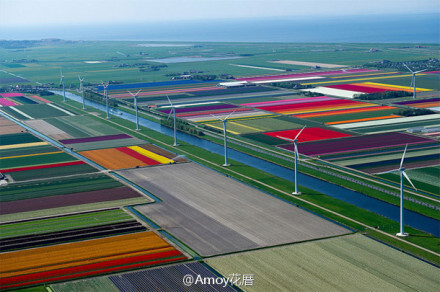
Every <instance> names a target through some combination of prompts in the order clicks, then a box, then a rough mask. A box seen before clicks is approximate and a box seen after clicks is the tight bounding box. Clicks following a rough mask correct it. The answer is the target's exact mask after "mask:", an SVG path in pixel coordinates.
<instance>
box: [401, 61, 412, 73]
mask: <svg viewBox="0 0 440 292" xmlns="http://www.w3.org/2000/svg"><path fill="white" fill-rule="evenodd" d="M403 66H405V67H406V69H408V70H409V71H411V73H414V71H413V70H411V69H409V67H408V66H406V64H405V63H403Z"/></svg>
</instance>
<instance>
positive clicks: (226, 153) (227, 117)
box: [211, 111, 235, 167]
mask: <svg viewBox="0 0 440 292" xmlns="http://www.w3.org/2000/svg"><path fill="white" fill-rule="evenodd" d="M234 112H235V111H233V112H231V113H230V114H229V115H228V116H226V118H224V119H221V118H219V117H217V116H214V115H211V116H213V117H214V118H216V119H218V120H219V121H221V122H222V123H223V135H224V140H225V164H223V166H225V167H226V166H230V164H229V163H228V137H227V135H226V122H227V121H228V119H229V117H230V116H231V115H232V114H233V113H234Z"/></svg>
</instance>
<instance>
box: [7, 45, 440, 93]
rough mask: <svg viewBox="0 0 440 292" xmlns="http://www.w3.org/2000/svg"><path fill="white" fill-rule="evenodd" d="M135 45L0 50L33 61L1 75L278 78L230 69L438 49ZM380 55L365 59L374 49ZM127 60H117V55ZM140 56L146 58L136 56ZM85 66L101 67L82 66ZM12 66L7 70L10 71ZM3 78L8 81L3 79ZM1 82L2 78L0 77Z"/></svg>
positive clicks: (359, 60) (73, 79)
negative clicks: (162, 63)
mask: <svg viewBox="0 0 440 292" xmlns="http://www.w3.org/2000/svg"><path fill="white" fill-rule="evenodd" d="M138 43H139V42H117V41H115V42H78V43H68V44H65V43H63V44H59V45H45V46H40V47H32V48H29V49H27V50H26V51H21V50H8V49H3V48H1V49H0V54H1V55H2V56H3V58H4V59H6V60H12V59H36V60H38V62H35V63H23V64H21V63H14V64H9V63H2V64H0V69H2V70H5V71H6V72H11V73H14V74H18V75H20V76H22V77H24V78H27V79H29V80H31V81H32V82H36V81H38V82H41V83H51V82H53V83H55V84H58V83H59V79H60V77H59V76H60V68H62V69H63V74H64V76H65V82H66V85H67V86H68V87H69V86H70V85H74V86H75V87H78V85H79V81H78V77H77V75H78V74H81V75H82V76H84V77H85V81H86V82H92V83H100V81H101V80H118V81H123V82H125V83H130V82H145V81H160V80H169V79H170V77H168V76H165V75H166V74H168V73H173V72H179V73H182V72H189V71H190V70H194V71H203V72H204V73H205V74H217V75H218V74H222V73H227V74H232V75H234V76H249V75H268V74H280V73H282V72H277V71H269V70H263V69H256V68H244V67H237V66H233V65H231V64H238V65H250V66H261V67H269V68H278V69H290V70H293V72H301V71H306V70H309V69H310V68H309V67H307V66H296V65H286V64H275V63H269V61H274V60H295V61H308V62H324V63H333V64H341V65H362V64H365V63H368V62H371V61H381V60H384V59H386V60H390V61H405V60H420V59H428V58H430V57H436V56H437V53H438V45H427V47H426V48H424V49H416V48H414V47H408V46H407V45H405V44H300V45H299V44H287V43H283V44H270V43H268V44H264V43H193V44H194V45H196V46H189V47H180V48H179V47H173V48H171V49H170V48H169V47H148V48H145V47H138V46H136V44H138ZM373 46H374V48H377V49H378V50H380V51H379V52H376V53H374V54H371V53H368V50H369V49H370V48H371V47H373ZM118 51H119V52H123V53H124V54H126V55H129V56H122V55H121V54H118V53H117V52H118ZM139 52H145V53H147V54H148V55H140V54H139ZM226 54H228V55H229V56H231V55H232V56H240V55H242V54H245V56H243V58H241V59H236V60H221V61H206V62H186V63H174V64H167V66H168V67H166V68H161V70H160V71H150V72H140V71H139V68H137V67H120V68H118V67H114V66H119V65H120V64H122V63H124V64H128V65H133V64H139V63H143V64H145V65H147V64H158V63H153V62H148V59H149V58H167V57H179V56H202V57H211V56H218V55H226ZM86 61H104V62H103V63H98V64H87V63H85V62H86ZM11 65H12V66H11ZM2 75H5V76H4V77H5V78H6V77H11V76H10V75H8V74H7V73H3V72H2ZM0 77H2V76H1V75H0Z"/></svg>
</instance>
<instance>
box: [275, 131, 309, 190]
mask: <svg viewBox="0 0 440 292" xmlns="http://www.w3.org/2000/svg"><path fill="white" fill-rule="evenodd" d="M305 128H306V126H304V127H303V128H302V129H301V131H299V132H298V134H296V137H295V139H289V138H285V137H281V136H277V137H278V138H280V139H283V140H287V141H291V142H293V146H294V149H295V152H294V153H295V191H294V192H293V193H292V195H300V194H301V192H299V191H298V146H297V145H296V143H297V142H298V137H299V135H301V132H302V131H304V129H305Z"/></svg>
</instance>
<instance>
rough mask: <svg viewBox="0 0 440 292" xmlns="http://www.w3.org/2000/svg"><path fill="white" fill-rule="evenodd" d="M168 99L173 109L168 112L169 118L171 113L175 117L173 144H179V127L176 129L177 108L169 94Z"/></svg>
mask: <svg viewBox="0 0 440 292" xmlns="http://www.w3.org/2000/svg"><path fill="white" fill-rule="evenodd" d="M167 99H168V102H169V103H170V105H171V111H170V113H169V114H168V118H170V115H171V113H173V118H174V144H173V146H178V145H179V144H177V129H176V108H175V107H174V105H173V103H172V102H171V99H170V98H169V97H168V95H167Z"/></svg>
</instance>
